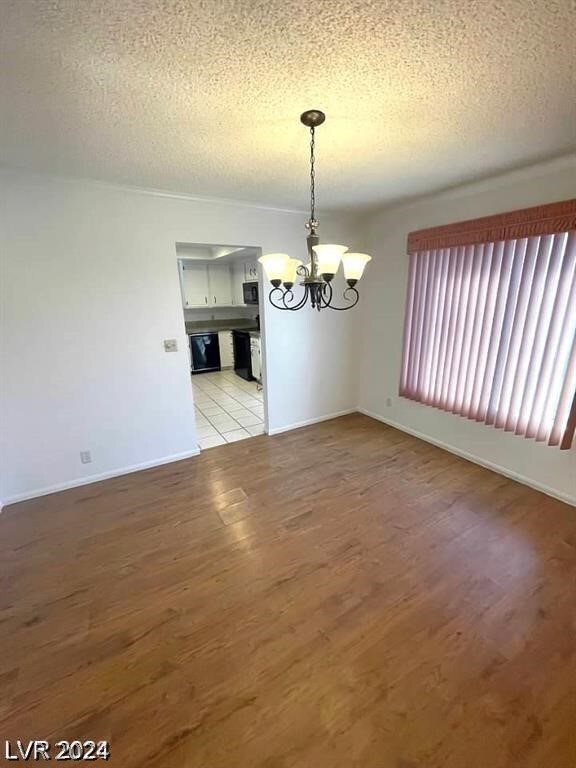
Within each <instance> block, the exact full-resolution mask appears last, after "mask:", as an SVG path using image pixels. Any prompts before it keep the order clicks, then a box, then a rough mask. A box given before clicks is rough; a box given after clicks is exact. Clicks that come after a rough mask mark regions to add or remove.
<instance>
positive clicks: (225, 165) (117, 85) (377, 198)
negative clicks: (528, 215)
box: [0, 0, 576, 213]
mask: <svg viewBox="0 0 576 768" xmlns="http://www.w3.org/2000/svg"><path fill="white" fill-rule="evenodd" d="M575 28H576V5H575V3H574V0H557V1H556V2H555V1H554V0H482V2H473V1H470V2H468V1H467V0H428V1H426V2H424V1H422V0H420V1H418V0H403V1H402V2H399V0H395V1H393V0H315V1H314V2H310V0H0V56H1V59H0V114H1V118H0V155H1V157H2V162H3V163H4V164H6V165H10V166H19V167H27V168H32V169H35V170H42V171H50V172H55V173H58V174H63V175H68V176H81V177H87V178H93V179H100V180H106V181H112V182H119V183H124V184H134V185H138V186H146V187H154V188H160V189H165V190H173V191H177V192H186V193H192V194H196V195H206V196H215V197H225V198H232V199H236V200H246V201H252V202H260V203H266V204H270V205H279V206H288V207H296V208H301V209H304V208H306V206H307V176H306V174H307V153H308V146H307V144H308V137H307V133H306V129H305V128H304V127H303V126H301V125H300V123H299V121H298V117H299V114H300V112H301V111H302V110H304V109H307V108H310V107H318V108H320V109H323V110H324V111H325V112H327V114H328V119H327V122H326V123H325V125H324V126H322V128H320V129H319V131H318V134H317V154H318V198H319V200H318V202H319V208H320V213H321V209H322V208H335V207H340V206H348V205H354V206H358V205H363V204H375V203H386V202H390V201H391V200H395V199H399V198H402V197H407V196H414V195H418V194H421V193H423V192H427V191H431V190H434V189H439V188H442V187H446V186H449V185H453V184H456V183H458V182H460V181H463V180H468V179H472V178H475V177H478V176H483V175H486V174H488V173H491V172H494V171H497V170H500V169H505V168H510V167H514V166H518V165H522V164H525V163H528V162H531V161H534V160H538V159H542V158H545V157H549V156H553V155H557V154H561V153H563V152H565V151H568V150H569V149H571V148H573V147H574V146H575V145H576V111H575V110H576V107H575V92H576V81H575V77H576V76H575V72H576V53H575V44H574V40H575V38H574V34H575V33H574V30H575Z"/></svg>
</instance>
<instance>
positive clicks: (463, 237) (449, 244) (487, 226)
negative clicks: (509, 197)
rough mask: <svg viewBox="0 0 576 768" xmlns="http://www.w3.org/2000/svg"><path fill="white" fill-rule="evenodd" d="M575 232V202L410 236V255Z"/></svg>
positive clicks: (525, 210) (537, 208)
mask: <svg viewBox="0 0 576 768" xmlns="http://www.w3.org/2000/svg"><path fill="white" fill-rule="evenodd" d="M573 229H576V198H574V199H572V200H562V201H561V202H558V203H550V204H548V205H537V206H535V207H534V208H522V209H521V210H518V211H508V213H499V214H497V215H495V216H483V217H482V218H480V219H469V220H468V221H458V222H456V223H455V224H446V225H444V226H441V227H430V228H429V229H419V230H417V231H415V232H410V234H409V235H408V253H419V252H422V251H434V250H438V249H440V248H454V247H456V246H460V245H478V244H480V243H497V242H498V241H500V240H517V239H519V238H523V237H535V236H537V235H555V234H558V233H559V232H570V231H571V230H573Z"/></svg>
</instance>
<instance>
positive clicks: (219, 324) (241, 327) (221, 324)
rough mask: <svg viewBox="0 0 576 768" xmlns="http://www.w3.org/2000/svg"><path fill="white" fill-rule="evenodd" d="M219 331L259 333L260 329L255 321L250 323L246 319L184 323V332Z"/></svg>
mask: <svg viewBox="0 0 576 768" xmlns="http://www.w3.org/2000/svg"><path fill="white" fill-rule="evenodd" d="M219 331H248V332H250V333H257V334H258V335H260V331H259V329H258V326H257V325H256V323H250V322H249V321H248V322H247V321H246V320H242V321H241V322H238V321H234V320H220V321H218V320H216V321H214V322H211V323H210V322H203V321H200V322H197V323H194V322H189V323H186V333H187V334H191V333H218V332H219Z"/></svg>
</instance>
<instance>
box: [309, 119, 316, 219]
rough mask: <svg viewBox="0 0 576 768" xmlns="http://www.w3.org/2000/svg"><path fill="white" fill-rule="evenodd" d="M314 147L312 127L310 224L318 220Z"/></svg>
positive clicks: (312, 129)
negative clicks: (316, 214)
mask: <svg viewBox="0 0 576 768" xmlns="http://www.w3.org/2000/svg"><path fill="white" fill-rule="evenodd" d="M314 147H315V141H314V126H312V127H311V128H310V223H312V222H313V221H315V219H316V217H315V213H316V188H315V185H316V170H315V168H314V163H315V161H316V158H315V157H314Z"/></svg>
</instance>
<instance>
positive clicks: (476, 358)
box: [400, 201, 576, 448]
mask: <svg viewBox="0 0 576 768" xmlns="http://www.w3.org/2000/svg"><path fill="white" fill-rule="evenodd" d="M568 202H574V203H576V201H568ZM528 210H529V211H531V210H538V211H540V212H541V211H542V208H540V209H528ZM518 213H525V212H515V214H518ZM574 213H575V218H576V205H574ZM494 218H496V217H490V220H488V219H482V220H475V221H474V222H472V224H473V225H474V226H473V227H471V228H469V229H468V230H466V227H465V226H464V224H465V223H461V224H459V225H456V226H457V228H458V233H457V234H456V235H454V232H453V230H450V228H449V227H448V228H436V229H435V230H427V231H424V232H420V233H415V235H416V237H414V238H413V239H412V242H410V240H409V250H411V251H412V252H411V253H410V265H409V276H408V293H407V305H406V316H405V327H404V346H403V359H402V371H401V381H400V395H401V396H403V397H407V398H410V399H412V400H416V401H418V402H421V403H425V404H428V405H431V406H435V407H437V408H441V409H442V410H444V411H449V412H451V413H454V414H459V415H461V416H465V417H467V418H469V419H474V420H476V421H480V422H484V423H485V424H489V425H493V426H495V427H500V428H502V429H504V430H506V431H509V432H514V433H515V434H517V435H524V436H525V437H528V438H534V439H536V440H538V441H546V442H547V443H548V444H549V445H560V446H561V447H562V448H569V447H570V446H571V443H572V438H573V434H574V427H575V426H576V424H575V421H576V400H575V392H576V231H575V230H574V229H572V230H570V231H561V232H549V233H546V232H544V233H543V234H535V235H529V236H526V237H513V238H511V237H503V238H502V239H496V237H494V235H505V236H506V235H508V234H510V227H511V231H512V232H520V234H522V231H525V230H528V231H533V229H534V220H530V221H529V222H528V225H527V224H526V222H523V225H522V226H520V228H518V224H517V219H516V223H514V220H513V221H512V224H511V223H510V222H509V221H508V222H506V221H505V220H504V221H499V222H496V225H497V226H494V225H495V222H494V220H493V219H494ZM528 218H529V217H528ZM478 222H482V223H483V224H482V225H479V224H478ZM567 223H571V221H569V222H567V221H566V219H565V218H562V219H561V220H560V221H558V220H557V221H556V224H555V228H558V226H562V227H565V226H566V224H567ZM538 228H539V229H543V230H546V229H548V230H550V229H553V228H554V227H553V226H552V225H550V223H548V225H545V224H543V223H542V222H541V223H540V225H539V227H538ZM443 229H444V230H446V231H445V232H442V231H441V230H443ZM466 232H468V234H466ZM446 235H448V236H446ZM487 236H492V237H494V239H492V240H491V241H489V242H488V241H486V242H468V243H465V242H464V243H462V244H460V245H452V244H449V245H448V246H447V247H430V246H441V245H442V242H443V241H444V242H448V243H450V242H453V239H454V237H456V239H457V240H460V241H465V240H467V239H468V240H484V239H485V238H486V237H487ZM451 238H452V240H451ZM425 246H428V247H425Z"/></svg>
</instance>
